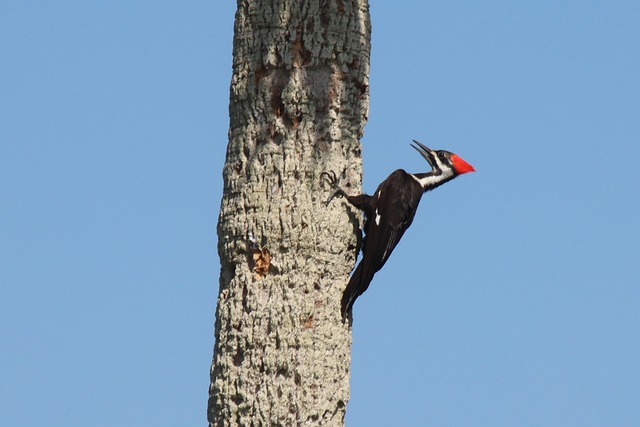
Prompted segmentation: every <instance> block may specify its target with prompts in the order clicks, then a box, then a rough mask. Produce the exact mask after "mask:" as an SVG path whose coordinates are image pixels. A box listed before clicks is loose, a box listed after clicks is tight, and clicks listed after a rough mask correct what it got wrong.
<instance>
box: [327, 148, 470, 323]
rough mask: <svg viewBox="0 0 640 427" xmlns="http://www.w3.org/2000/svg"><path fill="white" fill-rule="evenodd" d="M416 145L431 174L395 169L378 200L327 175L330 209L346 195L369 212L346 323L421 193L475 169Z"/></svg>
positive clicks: (345, 304) (344, 308)
mask: <svg viewBox="0 0 640 427" xmlns="http://www.w3.org/2000/svg"><path fill="white" fill-rule="evenodd" d="M413 142H414V143H415V145H414V144H411V147H413V148H414V149H416V150H417V151H418V153H420V155H421V156H422V157H424V159H425V160H426V161H427V162H428V163H429V165H430V166H431V171H429V172H426V173H415V174H412V173H407V172H406V171H405V170H403V169H397V170H395V171H393V172H392V173H391V174H390V175H389V176H388V177H387V179H385V180H384V181H382V183H381V184H380V185H379V186H378V188H377V189H376V191H375V193H374V194H373V196H369V195H367V194H364V193H363V194H357V195H350V194H348V193H347V192H346V191H345V190H343V189H342V188H341V187H340V185H339V182H338V181H339V180H338V177H337V176H336V174H335V172H326V171H325V172H323V173H322V175H326V177H327V180H328V182H329V184H330V185H331V188H332V190H333V191H334V192H333V193H332V195H331V196H330V197H329V198H328V199H327V201H326V202H325V204H326V206H328V205H329V204H330V203H331V201H332V200H333V199H334V198H335V197H344V198H345V199H346V200H347V201H348V202H349V203H350V204H351V205H353V206H355V207H356V208H357V209H359V210H361V211H363V212H364V217H365V221H364V228H363V231H364V233H365V236H364V239H363V242H362V259H361V260H360V262H359V263H358V266H357V267H356V268H355V270H354V271H353V274H352V275H351V278H350V279H349V283H348V284H347V287H346V288H345V290H344V292H343V294H342V301H341V313H342V322H343V323H344V322H345V321H346V319H349V323H350V324H351V322H352V321H353V312H352V309H353V304H354V302H355V301H356V299H357V298H358V297H359V296H360V295H362V294H363V293H364V292H365V291H366V290H367V288H368V287H369V284H370V283H371V280H372V279H373V276H374V275H375V274H376V273H377V272H378V271H379V270H380V269H381V268H382V267H383V266H384V264H385V263H386V262H387V260H388V259H389V256H390V255H391V253H392V252H393V250H394V249H395V247H396V245H397V244H398V242H399V241H400V239H401V238H402V236H403V235H404V233H405V231H407V229H408V228H409V226H410V225H411V223H412V222H413V218H414V217H415V214H416V210H417V209H418V204H419V203H420V200H421V199H422V195H423V194H424V193H426V192H427V191H431V190H433V189H435V188H437V187H439V186H441V185H442V184H444V183H446V182H449V181H451V180H452V179H454V178H456V177H458V176H460V175H462V174H465V173H469V172H475V169H474V167H473V166H471V165H470V164H469V163H467V162H466V161H465V160H463V159H462V158H461V157H460V156H458V155H457V154H454V153H452V152H450V151H446V150H431V149H430V148H428V147H426V146H425V145H423V144H421V143H420V142H418V141H416V140H413Z"/></svg>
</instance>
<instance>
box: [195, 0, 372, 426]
mask: <svg viewBox="0 0 640 427" xmlns="http://www.w3.org/2000/svg"><path fill="white" fill-rule="evenodd" d="M369 52H370V24H369V11H368V3H367V1H366V0H354V1H346V0H327V1H319V0H318V1H299V0H268V1H257V0H239V1H238V10H237V12H236V18H235V30H234V48H233V75H232V79H231V90H230V92H231V93H230V107H229V115H230V129H229V142H228V146H227V156H226V162H225V166H224V170H223V177H224V192H223V198H222V203H221V208H220V217H219V222H218V238H219V242H218V252H219V255H220V260H221V274H220V290H219V297H218V305H217V310H216V326H215V347H214V359H213V363H212V367H211V386H210V391H209V407H208V419H209V424H210V425H211V426H245V425H246V426H250V425H254V426H267V425H268V426H297V425H328V426H340V425H343V420H344V414H345V410H346V403H347V401H348V398H349V363H350V349H351V331H350V329H349V327H348V326H347V325H343V324H342V322H341V316H340V309H339V301H340V296H341V293H342V290H343V289H344V286H345V285H346V281H347V278H348V274H349V272H350V270H351V268H352V267H353V264H354V262H355V258H356V247H357V244H358V239H357V236H358V233H359V228H358V227H359V223H360V216H359V213H357V212H355V211H354V210H353V209H352V208H350V207H348V206H346V204H344V203H333V204H332V205H331V206H329V207H326V206H325V205H324V204H323V202H324V200H326V198H327V197H328V195H329V191H328V190H329V188H328V186H326V185H324V184H323V180H322V177H321V174H322V172H324V171H329V170H331V171H335V172H337V173H339V174H343V182H345V183H350V184H351V185H352V186H354V187H359V186H360V185H361V175H362V170H361V156H360V153H361V150H360V142H359V139H360V138H361V136H362V134H363V128H364V125H365V122H366V118H367V110H368V103H369V91H368V78H369Z"/></svg>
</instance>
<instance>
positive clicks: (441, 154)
mask: <svg viewBox="0 0 640 427" xmlns="http://www.w3.org/2000/svg"><path fill="white" fill-rule="evenodd" d="M438 157H440V158H441V159H443V160H444V157H445V156H444V153H442V152H440V153H438Z"/></svg>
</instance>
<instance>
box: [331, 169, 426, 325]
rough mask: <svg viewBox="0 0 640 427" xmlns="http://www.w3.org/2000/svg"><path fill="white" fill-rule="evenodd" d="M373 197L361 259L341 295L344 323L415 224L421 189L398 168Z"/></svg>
mask: <svg viewBox="0 0 640 427" xmlns="http://www.w3.org/2000/svg"><path fill="white" fill-rule="evenodd" d="M373 197H374V200H375V204H374V206H375V210H374V212H373V214H372V215H371V217H370V218H368V220H367V224H366V227H365V238H364V242H363V247H362V253H363V254H362V260H361V261H360V263H359V264H358V266H357V267H356V269H355V271H354V272H353V275H352V276H351V279H350V280H349V284H348V285H347V287H346V289H345V290H344V293H343V295H342V318H343V320H344V319H346V318H347V316H350V314H351V309H352V307H353V303H354V302H355V300H356V298H358V297H359V296H360V295H362V294H363V293H364V292H365V291H366V290H367V288H368V287H369V284H370V283H371V280H372V279H373V276H374V275H375V274H376V272H378V271H379V270H380V269H381V268H382V267H383V266H384V264H385V263H386V262H387V260H388V259H389V256H390V255H391V253H392V252H393V250H394V249H395V247H396V246H397V244H398V242H399V241H400V239H401V238H402V236H403V235H404V232H405V231H406V230H407V228H409V226H410V225H411V223H412V222H413V218H414V216H415V214H416V210H417V208H418V203H420V199H421V197H422V190H421V187H420V185H419V184H418V183H417V181H416V180H415V179H413V178H412V177H411V176H410V175H409V174H407V173H406V172H405V171H403V170H401V169H399V170H397V171H395V172H393V173H392V174H391V175H389V177H388V178H387V179H386V180H385V181H384V182H382V184H380V186H379V187H378V189H377V190H376V193H375V194H374V196H373Z"/></svg>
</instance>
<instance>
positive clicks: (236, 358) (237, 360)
mask: <svg viewBox="0 0 640 427" xmlns="http://www.w3.org/2000/svg"><path fill="white" fill-rule="evenodd" d="M242 362H244V354H242V350H240V349H238V351H237V352H236V354H235V355H234V356H233V364H234V365H235V366H236V367H237V366H240V365H242Z"/></svg>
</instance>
